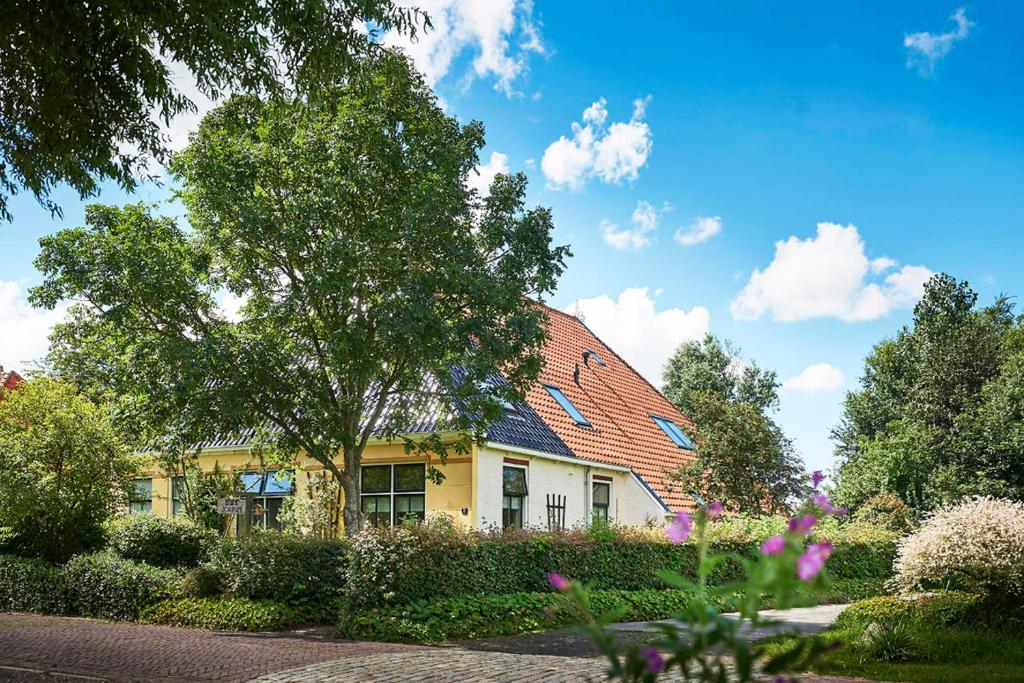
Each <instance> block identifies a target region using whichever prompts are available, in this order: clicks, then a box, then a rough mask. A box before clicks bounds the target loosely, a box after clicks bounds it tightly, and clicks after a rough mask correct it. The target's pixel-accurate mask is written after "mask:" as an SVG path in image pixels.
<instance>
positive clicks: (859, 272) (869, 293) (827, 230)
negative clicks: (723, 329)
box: [730, 223, 932, 322]
mask: <svg viewBox="0 0 1024 683" xmlns="http://www.w3.org/2000/svg"><path fill="white" fill-rule="evenodd" d="M890 261H891V263H890ZM872 263H875V268H876V269H877V268H879V267H881V266H885V269H889V268H894V267H895V266H896V262H895V261H892V259H884V260H881V261H880V260H879V259H876V260H875V261H874V262H871V261H869V260H868V258H867V256H865V254H864V241H863V240H862V239H861V237H860V234H859V233H858V232H857V227H856V226H854V225H847V226H842V225H837V224H835V223H818V232H817V235H816V236H815V237H809V238H807V239H804V240H802V239H800V238H798V237H796V236H791V237H789V238H788V239H786V240H780V241H778V242H776V243H775V258H774V259H773V260H772V262H771V263H770V264H769V265H768V267H767V268H765V269H764V270H760V269H755V270H754V272H753V273H752V274H751V276H750V279H749V280H748V281H747V284H746V286H745V287H744V288H743V290H742V291H741V292H740V293H739V295H738V296H737V297H736V298H735V299H734V300H733V301H732V303H731V304H730V310H731V311H732V315H733V317H734V318H737V319H740V320H756V319H758V318H760V317H761V316H762V315H764V314H765V313H766V312H770V313H771V315H772V317H773V318H774V319H775V320H782V321H794V320H806V319H808V318H824V317H835V318H839V319H841V320H845V321H847V322H856V321H862V320H874V319H876V318H880V317H882V316H884V315H887V314H888V313H889V312H890V311H892V310H893V309H895V308H909V307H911V306H913V305H914V302H916V301H917V300H918V299H919V298H920V296H921V293H922V291H923V290H924V283H925V282H926V281H927V280H928V278H929V277H931V275H932V271H930V270H929V269H928V268H925V267H924V266H903V267H902V268H900V269H899V270H897V271H894V272H891V273H889V275H887V276H886V277H885V279H884V280H882V281H870V280H869V277H868V276H869V271H870V270H871V269H872ZM875 274H876V275H877V274H878V273H877V270H876V272H875Z"/></svg>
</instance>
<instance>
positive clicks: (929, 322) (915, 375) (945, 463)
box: [833, 274, 1024, 510]
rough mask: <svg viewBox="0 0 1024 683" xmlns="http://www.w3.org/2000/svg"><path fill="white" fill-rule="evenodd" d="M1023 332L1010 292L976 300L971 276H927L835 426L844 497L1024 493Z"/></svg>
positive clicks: (925, 498)
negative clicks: (907, 318) (910, 311)
mask: <svg viewBox="0 0 1024 683" xmlns="http://www.w3.org/2000/svg"><path fill="white" fill-rule="evenodd" d="M1022 339H1024V336H1022V332H1021V329H1020V321H1019V320H1018V319H1017V318H1016V317H1015V316H1014V314H1013V309H1012V306H1011V305H1010V303H1009V300H1008V298H1007V297H999V298H997V299H996V300H995V301H994V302H993V303H992V304H990V305H988V306H978V295H977V294H976V293H975V292H974V291H973V290H972V289H971V287H970V286H969V285H968V283H966V282H963V281H958V280H956V279H955V278H953V277H951V276H950V275H947V274H940V275H935V276H933V277H932V278H931V280H929V281H928V283H927V284H926V285H925V289H924V294H923V295H922V297H921V300H920V301H919V302H918V303H917V305H916V306H915V307H914V317H913V321H912V323H911V324H910V325H907V326H906V327H904V328H903V329H902V330H900V332H899V333H898V334H897V335H896V336H895V337H893V338H891V339H885V340H882V341H881V342H879V343H878V344H877V345H876V346H875V348H874V349H873V350H872V352H871V354H869V356H868V357H867V359H866V360H865V364H864V375H863V376H862V378H861V386H860V389H858V390H857V391H853V392H850V393H849V394H847V397H846V401H845V406H844V413H843V418H842V421H841V422H840V424H839V426H838V427H837V428H836V429H835V430H834V432H833V437H834V439H835V441H836V454H837V456H838V457H839V459H840V468H839V477H838V482H837V484H838V493H839V496H840V498H841V499H842V501H843V502H844V504H847V505H849V506H851V507H854V508H855V507H857V506H858V505H860V504H861V503H862V502H863V501H864V500H866V499H867V498H868V497H870V496H872V495H874V494H877V493H881V492H889V493H894V494H896V495H898V496H899V497H900V498H901V499H903V500H904V502H906V503H908V504H910V505H912V506H914V507H916V508H918V509H920V510H927V509H931V508H933V507H934V506H936V505H938V504H940V503H941V502H943V501H945V500H949V499H952V498H956V497H959V496H962V495H965V494H970V493H993V494H997V495H1016V496H1019V495H1021V493H1024V487H1022V484H1024V481H1022V479H1024V477H1022V475H1021V466H1020V465H1019V463H1020V462H1021V456H1022V455H1024V442H1022V441H1020V440H1019V438H1018V436H1017V435H1018V434H1019V433H1022V432H1021V427H1020V424H1021V422H1020V419H1021V418H1020V416H1021V415H1022V414H1024V413H1022V408H1024V404H1022V403H1021V399H1022V398H1024V397H1022V396H1020V395H1019V392H1017V391H1016V389H1015V386H1016V385H1015V382H1016V378H1017V368H1018V365H1017V364H1018V363H1019V362H1020V359H1021V358H1022V356H1021V355H1020V354H1021V350H1022V344H1021V340H1022Z"/></svg>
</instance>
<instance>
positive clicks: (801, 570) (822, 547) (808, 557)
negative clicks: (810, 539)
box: [796, 543, 832, 581]
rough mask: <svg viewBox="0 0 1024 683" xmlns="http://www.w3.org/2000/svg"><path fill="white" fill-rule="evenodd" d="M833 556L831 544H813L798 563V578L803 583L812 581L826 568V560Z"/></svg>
mask: <svg viewBox="0 0 1024 683" xmlns="http://www.w3.org/2000/svg"><path fill="white" fill-rule="evenodd" d="M831 554H832V544H831V543H812V544H810V545H809V546H807V550H805V551H804V554H803V555H801V556H800V558H799V559H798V560H797V561H796V576H797V578H798V579H800V580H801V581H810V580H811V579H813V578H814V577H815V576H817V575H818V574H819V573H820V572H821V570H822V568H824V566H825V560H827V559H828V556H829V555H831Z"/></svg>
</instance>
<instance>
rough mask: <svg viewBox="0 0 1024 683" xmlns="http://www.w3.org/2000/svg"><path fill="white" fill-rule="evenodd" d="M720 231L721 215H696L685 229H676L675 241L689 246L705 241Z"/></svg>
mask: <svg viewBox="0 0 1024 683" xmlns="http://www.w3.org/2000/svg"><path fill="white" fill-rule="evenodd" d="M720 232H722V217H721V216H697V217H696V218H694V219H693V220H692V221H690V224H689V225H688V226H686V229H685V230H684V229H682V228H679V229H678V230H676V242H679V244H681V245H683V246H684V247H689V246H692V245H694V244H700V243H702V242H707V241H708V240H709V239H711V238H712V237H714V236H715V235H717V234H718V233H720Z"/></svg>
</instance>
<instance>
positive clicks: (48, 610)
mask: <svg viewBox="0 0 1024 683" xmlns="http://www.w3.org/2000/svg"><path fill="white" fill-rule="evenodd" d="M66 608H67V605H66V602H65V599H64V590H63V587H62V585H61V574H60V568H59V567H55V566H54V565H52V564H50V563H49V562H46V561H45V560H36V559H27V558H23V557H16V556H14V555H0V612H41V613H43V614H60V613H62V612H64V611H65V610H66Z"/></svg>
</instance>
